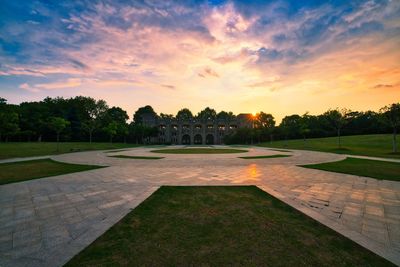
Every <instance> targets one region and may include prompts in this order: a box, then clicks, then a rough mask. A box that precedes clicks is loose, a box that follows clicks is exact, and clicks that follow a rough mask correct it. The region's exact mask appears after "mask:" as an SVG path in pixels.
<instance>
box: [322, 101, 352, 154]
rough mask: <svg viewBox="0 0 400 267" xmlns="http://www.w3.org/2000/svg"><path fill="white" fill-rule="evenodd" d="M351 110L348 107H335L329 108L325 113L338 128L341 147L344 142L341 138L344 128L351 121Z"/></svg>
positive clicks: (333, 125) (339, 145)
mask: <svg viewBox="0 0 400 267" xmlns="http://www.w3.org/2000/svg"><path fill="white" fill-rule="evenodd" d="M349 114H350V110H348V109H345V108H343V109H338V108H337V109H333V110H328V111H327V112H325V113H324V114H323V115H324V116H325V117H326V118H327V120H328V121H329V122H330V124H331V126H332V127H333V128H334V129H335V130H336V133H337V137H338V148H339V149H340V148H341V146H342V144H341V140H340V136H341V130H342V128H343V127H344V126H345V125H346V124H347V123H348V122H349Z"/></svg>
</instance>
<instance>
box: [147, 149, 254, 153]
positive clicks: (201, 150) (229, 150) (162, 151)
mask: <svg viewBox="0 0 400 267" xmlns="http://www.w3.org/2000/svg"><path fill="white" fill-rule="evenodd" d="M151 152H154V153H167V154H228V153H245V152H248V151H247V150H244V149H233V148H176V149H175V148H171V149H158V150H152V151H151Z"/></svg>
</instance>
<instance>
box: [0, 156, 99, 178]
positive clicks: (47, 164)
mask: <svg viewBox="0 0 400 267" xmlns="http://www.w3.org/2000/svg"><path fill="white" fill-rule="evenodd" d="M98 168H102V167H101V166H93V165H79V164H69V163H62V162H58V161H54V160H51V159H39V160H29V161H21V162H13V163H2V164H0V184H9V183H16V182H21V181H26V180H32V179H37V178H43V177H48V176H55V175H61V174H66V173H72V172H81V171H87V170H92V169H98Z"/></svg>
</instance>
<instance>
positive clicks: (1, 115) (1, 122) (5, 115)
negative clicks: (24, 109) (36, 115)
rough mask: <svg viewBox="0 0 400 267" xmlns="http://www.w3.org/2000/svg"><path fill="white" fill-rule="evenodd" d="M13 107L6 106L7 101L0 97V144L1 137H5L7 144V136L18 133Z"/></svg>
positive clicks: (16, 117)
mask: <svg viewBox="0 0 400 267" xmlns="http://www.w3.org/2000/svg"><path fill="white" fill-rule="evenodd" d="M15 107H16V106H13V105H8V104H7V100H6V99H4V98H1V97H0V142H1V139H2V136H5V138H6V142H7V141H8V136H9V135H13V134H16V133H17V132H18V131H19V119H18V113H17V112H16V108H15Z"/></svg>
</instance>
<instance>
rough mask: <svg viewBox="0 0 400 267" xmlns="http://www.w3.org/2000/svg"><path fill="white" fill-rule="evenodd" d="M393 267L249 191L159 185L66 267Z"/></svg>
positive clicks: (273, 200)
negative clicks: (157, 188)
mask: <svg viewBox="0 0 400 267" xmlns="http://www.w3.org/2000/svg"><path fill="white" fill-rule="evenodd" d="M239 265H240V266H394V265H393V264H391V263H390V262H388V261H386V260H385V259H383V258H381V257H379V256H377V255H375V254H374V253H372V252H370V251H368V250H366V249H364V248H362V247H361V246H359V245H357V244H356V243H354V242H353V241H351V240H349V239H347V238H345V237H343V236H342V235H339V234H337V233H336V232H334V231H333V230H331V229H329V228H327V227H325V226H323V225H321V224H320V223H318V222H317V221H315V220H313V219H311V218H309V217H307V216H305V215H303V214H302V213H300V212H298V211H296V210H295V209H293V208H291V207H290V206H288V205H286V204H284V203H283V202H281V201H279V200H277V199H276V198H274V197H272V196H270V195H268V194H267V193H265V192H263V191H262V190H260V189H259V188H257V187H255V186H230V187H229V186H227V187H214V186H205V187H169V186H167V187H166V186H163V187H161V188H160V189H159V190H157V191H156V192H155V193H154V194H153V195H151V196H150V197H149V198H148V199H146V200H145V201H144V202H143V203H142V204H140V205H139V206H138V207H137V208H136V209H134V210H133V211H132V212H130V213H129V214H128V215H127V216H125V217H124V218H123V219H122V220H121V221H119V222H118V223H117V224H115V225H114V226H113V227H111V228H110V229H109V230H108V231H107V232H106V233H105V234H103V235H102V236H101V237H99V238H98V239H97V240H96V241H94V242H93V243H92V244H91V245H89V246H88V247H87V248H85V249H84V250H83V251H81V252H80V253H79V254H78V255H76V256H75V257H74V258H73V259H72V260H71V261H70V262H68V263H67V264H66V266H239Z"/></svg>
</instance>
